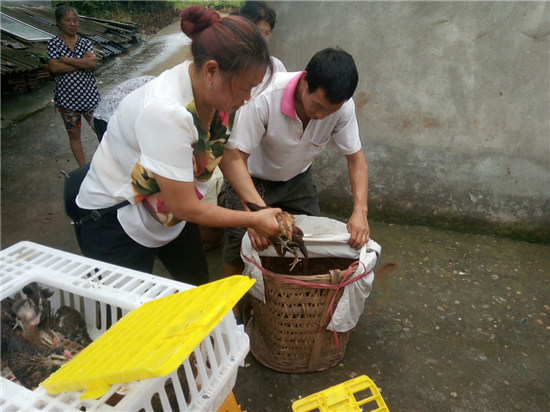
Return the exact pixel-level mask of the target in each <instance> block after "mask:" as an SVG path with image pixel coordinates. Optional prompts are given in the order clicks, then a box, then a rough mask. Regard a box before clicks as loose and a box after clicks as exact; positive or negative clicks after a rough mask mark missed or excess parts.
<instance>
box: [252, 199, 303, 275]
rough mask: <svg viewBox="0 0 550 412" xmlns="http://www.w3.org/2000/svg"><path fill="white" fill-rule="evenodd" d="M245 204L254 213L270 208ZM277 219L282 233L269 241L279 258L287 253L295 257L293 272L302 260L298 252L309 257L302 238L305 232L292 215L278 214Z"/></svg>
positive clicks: (292, 265)
mask: <svg viewBox="0 0 550 412" xmlns="http://www.w3.org/2000/svg"><path fill="white" fill-rule="evenodd" d="M245 204H246V206H247V207H248V208H249V209H250V210H251V211H253V212H256V211H258V210H262V209H267V208H268V207H269V206H258V205H257V204H256V203H252V202H245ZM275 217H276V218H277V221H278V222H279V227H280V229H281V232H280V233H279V235H278V236H272V237H270V238H269V240H270V241H271V243H272V244H273V247H274V248H275V251H276V252H277V255H278V256H279V257H284V256H285V255H286V252H290V253H292V254H293V255H294V261H293V262H292V264H291V265H290V270H292V269H294V267H295V266H296V265H297V264H298V262H300V260H301V259H300V258H299V257H298V252H302V255H303V256H304V257H305V258H306V259H307V257H308V254H307V249H306V245H305V244H304V240H303V239H302V237H303V236H304V232H302V229H300V228H299V227H298V226H296V221H295V220H294V216H292V215H291V214H290V213H287V212H283V213H277V215H276V216H275Z"/></svg>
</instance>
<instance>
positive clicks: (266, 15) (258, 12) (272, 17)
mask: <svg viewBox="0 0 550 412" xmlns="http://www.w3.org/2000/svg"><path fill="white" fill-rule="evenodd" d="M231 14H233V13H231ZM235 14H238V15H239V16H243V17H246V18H247V19H248V20H250V21H252V23H254V24H258V22H259V21H261V20H265V21H266V22H267V23H269V25H270V26H271V30H273V28H274V27H275V23H277V20H276V18H277V14H276V13H275V10H273V9H272V8H271V7H269V6H268V5H267V4H265V2H263V1H247V2H246V3H245V5H244V6H243V7H241V10H240V11H239V12H237V13H235Z"/></svg>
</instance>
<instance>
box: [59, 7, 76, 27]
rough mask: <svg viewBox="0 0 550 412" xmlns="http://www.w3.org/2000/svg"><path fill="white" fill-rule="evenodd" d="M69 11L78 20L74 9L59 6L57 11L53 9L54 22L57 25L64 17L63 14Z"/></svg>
mask: <svg viewBox="0 0 550 412" xmlns="http://www.w3.org/2000/svg"><path fill="white" fill-rule="evenodd" d="M69 11H72V12H73V13H74V14H75V15H76V18H77V20H78V13H77V12H76V10H75V8H74V7H69V6H59V7H58V8H57V9H55V21H56V22H57V23H59V22H60V21H61V19H62V18H63V16H65V14H66V13H67V12H69Z"/></svg>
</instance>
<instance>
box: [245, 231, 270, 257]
mask: <svg viewBox="0 0 550 412" xmlns="http://www.w3.org/2000/svg"><path fill="white" fill-rule="evenodd" d="M248 237H250V243H251V244H252V247H253V248H254V249H255V250H256V251H258V252H260V251H262V250H265V249H267V248H268V247H269V245H270V242H269V239H268V238H266V237H262V236H259V235H258V234H257V233H256V231H255V230H254V229H248Z"/></svg>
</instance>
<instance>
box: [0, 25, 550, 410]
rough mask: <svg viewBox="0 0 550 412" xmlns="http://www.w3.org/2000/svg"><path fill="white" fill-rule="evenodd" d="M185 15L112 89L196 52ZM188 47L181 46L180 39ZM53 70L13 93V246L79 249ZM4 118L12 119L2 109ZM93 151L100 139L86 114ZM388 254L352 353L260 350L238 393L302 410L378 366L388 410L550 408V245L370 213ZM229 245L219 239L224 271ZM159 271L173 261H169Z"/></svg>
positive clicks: (112, 71) (215, 254) (213, 256)
mask: <svg viewBox="0 0 550 412" xmlns="http://www.w3.org/2000/svg"><path fill="white" fill-rule="evenodd" d="M185 44H186V42H185V38H184V37H182V35H181V32H179V28H178V25H177V24H175V25H172V26H170V27H169V28H167V29H164V30H162V31H161V32H159V34H158V35H157V36H156V37H155V38H153V39H151V40H150V41H149V42H148V43H147V44H146V45H144V46H143V47H141V48H138V49H136V50H135V51H134V52H132V53H131V54H130V55H127V56H122V57H120V58H118V59H117V60H116V61H114V62H113V63H111V64H110V65H108V67H105V68H103V69H102V70H101V72H100V74H99V75H98V84H99V87H100V92H102V93H106V92H107V91H108V90H109V89H110V88H111V87H113V86H114V85H116V84H118V83H120V82H121V81H124V80H126V79H128V78H131V77H135V76H139V75H145V74H154V75H158V74H159V73H160V72H162V71H163V70H164V69H166V68H169V67H172V66H173V65H175V64H177V63H179V62H181V61H183V60H184V59H185V56H187V55H188V48H186V47H184V46H185ZM182 47H183V48H182ZM52 87H53V84H51V83H50V84H48V85H45V86H42V87H41V88H39V89H38V90H36V91H34V92H33V93H29V94H28V95H25V96H17V97H16V98H14V97H11V98H5V96H3V97H2V110H3V111H2V117H3V118H4V120H5V121H10V119H17V118H18V116H21V115H24V114H29V113H33V114H32V116H30V117H28V118H27V119H26V120H21V119H22V117H19V119H20V121H18V122H16V124H15V125H13V126H12V127H10V128H7V129H3V130H2V191H1V193H2V203H1V208H2V225H1V228H2V233H1V245H2V248H6V247H9V246H11V245H13V244H15V243H17V242H19V241H23V240H28V241H32V242H36V243H39V244H43V245H46V246H50V247H54V248H57V249H60V250H64V251H68V252H72V253H77V254H79V253H80V252H79V250H78V245H77V243H76V239H75V236H74V233H73V229H72V226H71V225H70V224H69V219H68V218H67V217H66V216H65V214H64V212H63V206H62V202H61V200H62V196H61V193H62V186H63V178H62V176H61V174H60V173H59V170H60V169H64V170H66V171H69V170H72V169H74V168H76V166H77V165H76V162H75V160H74V158H73V156H72V154H71V152H70V149H69V144H68V139H67V135H66V132H65V130H64V128H63V125H62V122H61V118H60V117H59V115H57V114H55V113H54V110H53V106H52V105H51V103H49V100H50V99H51V96H50V95H49V94H48V93H50V92H51V88H52ZM3 126H4V122H3ZM83 141H84V147H85V152H86V156H87V159H88V160H89V159H90V158H91V156H92V154H93V152H94V150H95V149H96V147H97V139H96V137H95V134H93V132H92V131H91V129H90V128H89V127H88V126H87V125H85V126H84V127H83ZM371 232H372V233H371V235H372V238H373V239H374V240H375V241H376V242H378V243H379V244H380V245H381V246H382V255H381V257H380V259H379V262H378V265H377V268H379V267H380V266H381V265H382V264H384V263H388V262H391V263H395V264H396V265H397V269H396V270H395V271H393V272H392V273H390V274H388V275H385V276H381V277H380V279H377V280H376V281H375V283H374V286H373V292H372V294H371V296H370V297H369V299H368V300H367V303H366V306H365V311H364V313H363V315H362V317H361V319H360V321H359V324H358V325H357V328H356V330H355V332H354V334H353V335H352V336H351V339H350V341H349V343H348V345H347V348H346V355H345V357H344V359H343V360H342V362H341V363H340V364H338V365H336V366H333V367H332V368H331V369H329V370H328V371H325V372H317V373H312V374H284V373H278V372H275V371H272V370H270V369H268V368H266V367H264V366H262V365H261V364H259V363H258V362H257V361H256V360H255V359H254V358H253V357H252V356H251V355H249V356H248V357H247V359H246V366H245V367H244V368H241V369H240V371H239V374H238V377H237V383H236V385H235V388H234V393H235V396H236V398H237V400H238V401H239V403H240V404H241V405H242V409H243V410H246V411H248V412H259V411H290V410H291V404H292V402H293V401H294V400H296V399H298V398H299V397H303V396H306V395H309V394H312V393H314V392H317V391H320V390H323V389H326V388H328V387H330V386H333V385H336V384H339V383H342V382H345V381H347V380H349V379H351V378H353V377H357V376H360V375H367V376H369V377H370V378H371V379H373V380H374V382H375V383H376V384H377V386H378V387H379V388H380V389H381V390H382V395H383V397H384V399H385V400H386V403H387V405H388V407H389V410H390V411H392V412H396V411H407V412H425V411H451V412H459V411H460V412H462V411H495V412H496V411H503V412H507V411H530V412H543V411H549V410H550V390H549V389H548V388H550V350H549V348H550V276H549V267H550V246H549V245H540V244H530V243H526V242H518V241H512V240H509V239H503V238H496V237H491V236H481V235H471V234H465V233H454V232H448V231H443V230H439V229H432V228H427V227H422V226H403V225H392V224H386V223H382V222H371ZM221 250H222V249H221V247H219V248H217V249H215V250H213V251H210V252H208V260H209V268H210V276H211V280H216V279H219V278H220V277H221ZM155 274H158V275H165V271H164V269H163V268H162V266H161V265H157V266H156V267H155Z"/></svg>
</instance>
